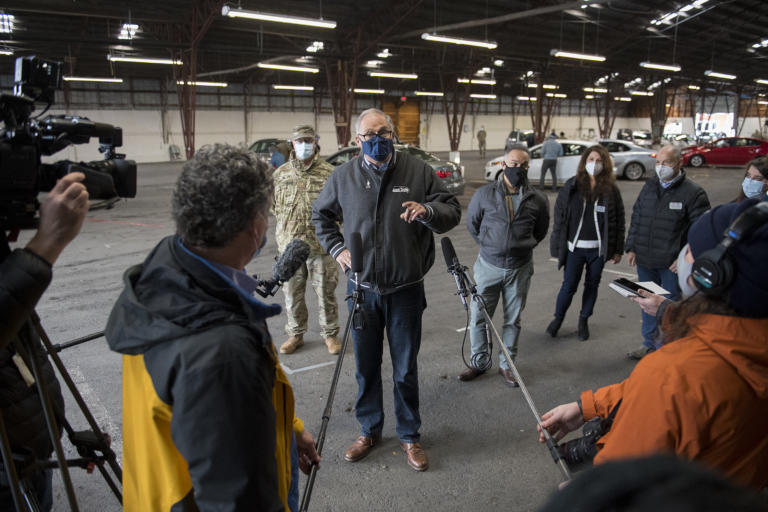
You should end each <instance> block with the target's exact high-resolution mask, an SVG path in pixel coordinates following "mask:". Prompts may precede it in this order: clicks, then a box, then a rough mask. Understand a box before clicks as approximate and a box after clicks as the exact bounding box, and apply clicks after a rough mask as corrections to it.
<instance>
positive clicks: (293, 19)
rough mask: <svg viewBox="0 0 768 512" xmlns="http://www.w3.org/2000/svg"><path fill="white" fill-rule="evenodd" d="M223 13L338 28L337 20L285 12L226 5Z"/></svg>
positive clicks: (223, 14) (225, 14)
mask: <svg viewBox="0 0 768 512" xmlns="http://www.w3.org/2000/svg"><path fill="white" fill-rule="evenodd" d="M221 15H222V16H227V17H229V18H244V19H249V20H259V21H274V22H275V23H288V24H291V25H304V26H306V27H317V28H336V22H335V21H330V20H324V19H322V18H320V19H317V18H300V17H299V16H288V15H285V14H269V13H266V12H258V11H249V10H247V9H239V8H232V7H230V6H229V5H225V6H224V7H222V8H221Z"/></svg>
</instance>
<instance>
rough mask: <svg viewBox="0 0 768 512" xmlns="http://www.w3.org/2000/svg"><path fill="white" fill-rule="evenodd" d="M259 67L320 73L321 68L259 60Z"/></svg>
mask: <svg viewBox="0 0 768 512" xmlns="http://www.w3.org/2000/svg"><path fill="white" fill-rule="evenodd" d="M257 66H258V67H260V68H262V69H282V70H283V71H300V72H302V73H319V72H320V69H319V68H308V67H305V66H286V65H285V64H269V63H267V62H259V63H258V64H257Z"/></svg>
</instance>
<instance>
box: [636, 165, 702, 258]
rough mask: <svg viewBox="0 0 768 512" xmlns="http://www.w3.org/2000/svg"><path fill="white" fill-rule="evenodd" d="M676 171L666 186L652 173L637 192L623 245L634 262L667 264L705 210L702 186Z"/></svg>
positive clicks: (675, 254) (675, 255)
mask: <svg viewBox="0 0 768 512" xmlns="http://www.w3.org/2000/svg"><path fill="white" fill-rule="evenodd" d="M680 172H681V173H682V177H681V178H680V179H679V180H678V181H676V182H675V183H673V184H672V185H671V186H670V187H669V188H666V189H664V188H662V187H661V185H660V184H659V178H658V176H653V177H652V178H650V179H649V180H648V181H646V182H645V185H644V186H643V189H642V190H641V191H640V195H638V196H637V201H635V206H634V207H633V208H632V220H631V222H630V224H629V233H628V234H627V243H626V244H625V246H624V249H625V250H626V251H627V252H630V251H631V252H634V253H635V255H636V258H637V264H638V265H642V266H644V267H649V268H667V267H669V266H670V265H671V264H672V262H673V261H675V259H676V258H677V255H678V253H679V252H680V249H682V248H683V246H684V245H685V244H686V243H688V228H689V227H690V226H691V224H693V222H694V221H695V220H696V219H698V218H699V217H701V215H703V214H704V213H705V212H706V211H707V210H709V207H710V206H709V198H708V197H707V193H706V192H704V189H703V188H701V186H699V185H697V184H696V183H694V182H693V181H691V180H689V179H688V178H687V177H686V175H685V171H682V170H681V171H680Z"/></svg>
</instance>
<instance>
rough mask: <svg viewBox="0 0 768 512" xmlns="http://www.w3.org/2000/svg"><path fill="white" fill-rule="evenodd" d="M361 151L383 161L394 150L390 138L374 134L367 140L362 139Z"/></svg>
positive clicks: (378, 160) (393, 144)
mask: <svg viewBox="0 0 768 512" xmlns="http://www.w3.org/2000/svg"><path fill="white" fill-rule="evenodd" d="M362 143H363V153H364V154H366V155H368V156H369V157H371V158H373V159H374V160H376V161H377V162H383V161H384V160H386V159H387V157H388V156H389V155H391V154H392V152H393V151H394V150H395V143H394V141H393V140H392V139H386V138H384V137H379V136H378V135H374V136H373V137H371V138H370V139H368V140H364V141H362Z"/></svg>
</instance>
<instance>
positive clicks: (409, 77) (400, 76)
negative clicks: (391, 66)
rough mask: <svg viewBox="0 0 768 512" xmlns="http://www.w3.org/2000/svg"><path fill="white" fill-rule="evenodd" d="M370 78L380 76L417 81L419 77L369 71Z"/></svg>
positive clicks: (410, 74)
mask: <svg viewBox="0 0 768 512" xmlns="http://www.w3.org/2000/svg"><path fill="white" fill-rule="evenodd" d="M368 76H378V77H381V78H402V79H406V80H416V79H417V78H419V75H416V74H414V73H385V72H384V71H369V72H368Z"/></svg>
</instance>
